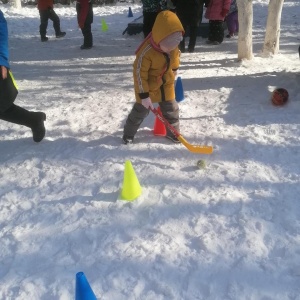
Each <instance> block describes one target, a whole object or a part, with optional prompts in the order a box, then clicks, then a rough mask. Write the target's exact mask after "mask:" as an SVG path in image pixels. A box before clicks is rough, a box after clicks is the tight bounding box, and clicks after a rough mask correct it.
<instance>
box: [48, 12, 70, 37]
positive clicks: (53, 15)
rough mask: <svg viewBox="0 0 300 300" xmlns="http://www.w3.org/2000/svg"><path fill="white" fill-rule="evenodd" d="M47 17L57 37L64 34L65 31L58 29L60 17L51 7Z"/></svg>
mask: <svg viewBox="0 0 300 300" xmlns="http://www.w3.org/2000/svg"><path fill="white" fill-rule="evenodd" d="M49 19H50V20H51V21H52V22H53V28H54V31H55V35H56V37H57V38H60V37H63V36H65V35H66V33H65V32H62V31H61V30H60V19H59V17H58V15H57V14H56V12H55V11H54V10H53V9H50V10H49Z"/></svg>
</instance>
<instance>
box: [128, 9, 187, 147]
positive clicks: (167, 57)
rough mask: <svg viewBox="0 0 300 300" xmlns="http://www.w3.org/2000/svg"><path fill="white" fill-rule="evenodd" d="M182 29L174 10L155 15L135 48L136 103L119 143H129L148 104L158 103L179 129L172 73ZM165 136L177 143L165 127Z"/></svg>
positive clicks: (146, 112)
mask: <svg viewBox="0 0 300 300" xmlns="http://www.w3.org/2000/svg"><path fill="white" fill-rule="evenodd" d="M183 34H184V29H183V26H182V24H181V22H180V21H179V19H178V17H177V16H176V14H175V13H173V12H171V11H162V12H160V13H159V14H158V16H157V18H156V20H155V23H154V25H153V29H152V32H151V33H150V34H149V35H148V37H147V38H146V39H145V40H144V41H143V43H142V44H141V45H140V46H139V48H138V49H137V51H136V59H135V61H134V64H133V78H134V89H135V98H136V103H135V104H134V106H133V108H132V110H131V112H130V114H129V116H128V118H127V120H126V124H125V126H124V135H123V142H124V144H128V143H132V142H133V139H134V136H135V134H136V132H137V130H138V128H139V127H140V125H141V123H142V122H143V120H144V119H145V118H146V117H147V115H148V114H149V108H150V107H151V108H153V104H152V103H158V104H159V106H160V109H161V112H162V115H163V116H164V118H165V119H167V121H168V122H169V123H170V124H171V125H172V126H173V127H175V129H176V130H177V131H179V108H178V104H177V102H176V100H175V89H174V84H175V73H176V71H177V69H178V68H179V63H180V60H179V58H180V51H179V49H178V45H179V43H180V41H181V40H182V37H183ZM166 137H167V138H169V139H171V140H172V141H173V142H179V141H178V140H177V138H176V137H175V136H174V135H173V134H172V133H171V132H170V131H168V130H167V135H166Z"/></svg>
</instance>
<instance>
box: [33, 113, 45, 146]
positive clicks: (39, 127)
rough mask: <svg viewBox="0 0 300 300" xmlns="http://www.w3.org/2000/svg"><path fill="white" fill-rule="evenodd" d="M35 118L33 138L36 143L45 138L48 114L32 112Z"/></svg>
mask: <svg viewBox="0 0 300 300" xmlns="http://www.w3.org/2000/svg"><path fill="white" fill-rule="evenodd" d="M31 114H32V119H33V120H34V121H33V123H32V125H31V131H32V138H33V140H34V141H35V142H36V143H39V142H40V141H42V140H43V138H44V137H45V134H46V128H45V125H44V121H46V114H45V113H43V112H31Z"/></svg>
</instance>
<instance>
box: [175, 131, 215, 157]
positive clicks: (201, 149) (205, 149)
mask: <svg viewBox="0 0 300 300" xmlns="http://www.w3.org/2000/svg"><path fill="white" fill-rule="evenodd" d="M177 138H178V140H179V141H180V142H181V143H182V144H183V145H184V146H185V147H186V148H187V149H188V150H189V151H191V152H193V153H199V154H212V153H213V147H212V146H202V145H192V144H190V143H189V142H188V141H187V140H186V139H185V138H184V137H183V136H182V135H179V136H178V137H177Z"/></svg>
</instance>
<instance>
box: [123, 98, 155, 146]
mask: <svg viewBox="0 0 300 300" xmlns="http://www.w3.org/2000/svg"><path fill="white" fill-rule="evenodd" d="M148 114H149V109H147V108H145V107H144V106H143V105H142V104H140V103H135V104H134V105H133V108H132V110H131V112H130V113H129V115H128V117H127V120H126V123H125V126H124V135H123V141H124V143H126V142H125V140H131V141H133V138H134V136H135V134H136V133H137V131H138V129H139V127H140V125H141V124H142V122H143V121H144V119H145V118H146V117H147V116H148ZM126 144H127V143H126Z"/></svg>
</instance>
